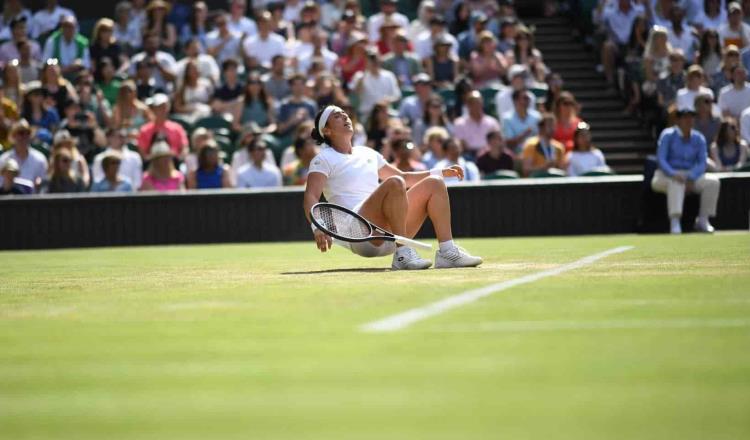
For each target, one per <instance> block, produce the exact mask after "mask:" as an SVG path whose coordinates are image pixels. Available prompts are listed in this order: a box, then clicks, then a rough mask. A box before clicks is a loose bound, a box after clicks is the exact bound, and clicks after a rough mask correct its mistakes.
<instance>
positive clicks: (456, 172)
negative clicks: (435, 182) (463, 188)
mask: <svg viewBox="0 0 750 440" xmlns="http://www.w3.org/2000/svg"><path fill="white" fill-rule="evenodd" d="M443 177H458V180H464V169H463V168H461V167H460V166H459V165H452V166H450V167H448V168H443Z"/></svg>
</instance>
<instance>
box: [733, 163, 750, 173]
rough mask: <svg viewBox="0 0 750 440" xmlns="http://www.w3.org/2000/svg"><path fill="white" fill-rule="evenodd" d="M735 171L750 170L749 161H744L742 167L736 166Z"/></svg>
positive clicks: (743, 171)
mask: <svg viewBox="0 0 750 440" xmlns="http://www.w3.org/2000/svg"><path fill="white" fill-rule="evenodd" d="M735 171H738V172H742V173H747V172H750V163H746V164H745V165H744V166H743V167H741V168H737V169H736V170H735Z"/></svg>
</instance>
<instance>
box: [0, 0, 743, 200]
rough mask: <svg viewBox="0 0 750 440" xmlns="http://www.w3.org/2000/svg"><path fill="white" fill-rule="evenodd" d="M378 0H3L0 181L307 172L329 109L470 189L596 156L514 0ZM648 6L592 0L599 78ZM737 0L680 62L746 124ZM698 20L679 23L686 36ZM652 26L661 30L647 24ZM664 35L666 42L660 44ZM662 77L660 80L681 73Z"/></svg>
mask: <svg viewBox="0 0 750 440" xmlns="http://www.w3.org/2000/svg"><path fill="white" fill-rule="evenodd" d="M365 3H368V2H365ZM370 3H372V4H376V5H378V6H377V7H378V8H379V10H376V11H371V12H370V13H368V16H365V15H364V14H363V5H362V4H361V3H360V2H358V1H355V0H318V1H311V0H308V1H303V0H286V1H274V0H271V1H268V0H256V1H252V2H251V3H248V2H247V1H246V0H228V1H227V4H226V9H209V8H208V7H207V5H206V4H205V3H204V2H202V1H184V0H173V1H165V0H150V1H147V0H132V1H121V2H119V3H117V4H115V5H113V11H112V17H111V18H107V17H105V18H100V19H98V20H95V21H93V22H88V21H85V20H83V21H81V22H79V20H78V18H77V17H76V13H75V11H73V10H71V9H69V8H66V7H65V5H60V4H58V0H46V5H45V7H44V8H43V9H41V10H38V11H34V12H32V11H30V10H29V9H27V8H26V7H25V5H24V2H23V1H22V0H6V1H5V2H4V5H3V12H2V17H0V63H2V87H0V97H1V98H2V99H1V105H0V109H2V120H1V121H0V143H2V146H3V148H4V152H3V153H2V155H1V156H0V169H2V176H0V187H1V188H2V192H3V193H24V194H27V193H33V192H50V193H53V192H79V191H139V190H141V191H152V190H157V191H173V190H180V189H182V188H197V189H204V188H227V187H241V188H245V187H273V186H281V185H300V184H304V182H305V177H306V173H307V166H308V165H309V163H310V161H311V159H312V157H314V156H315V154H316V148H317V147H316V146H315V145H314V143H312V142H310V139H309V133H310V131H311V125H312V119H313V118H314V116H315V114H316V112H317V111H318V110H319V109H320V108H321V107H322V106H325V105H328V104H336V105H339V106H341V107H342V108H344V109H346V111H347V112H349V113H350V116H351V117H352V119H353V121H355V125H356V133H355V143H356V144H359V145H368V146H370V147H372V148H374V149H376V150H378V151H379V152H381V153H382V154H383V155H384V156H385V157H386V158H387V160H389V161H392V162H393V163H394V164H396V165H397V166H398V167H399V168H401V169H403V170H412V169H429V168H433V167H437V166H447V165H452V164H459V165H461V166H463V167H464V168H465V170H466V176H467V180H469V181H476V180H479V179H482V178H501V177H509V176H510V177H513V176H518V175H520V176H545V175H566V174H567V175H580V174H585V173H589V172H592V171H594V172H596V171H597V170H601V169H602V168H603V167H606V163H605V161H604V156H603V155H602V154H601V152H600V151H599V150H598V149H596V148H595V147H594V146H593V145H592V143H591V134H590V127H589V124H587V123H586V122H584V121H582V120H581V118H580V116H579V114H580V106H579V105H578V103H577V102H576V99H575V97H574V96H573V95H572V94H570V93H568V92H566V91H565V90H564V87H563V82H562V79H561V78H560V76H559V75H557V74H556V73H554V72H552V71H550V69H549V68H548V67H547V66H546V65H545V63H544V58H543V54H542V53H541V52H540V51H539V50H538V49H537V48H536V46H535V44H534V32H533V29H532V28H529V27H527V26H526V25H524V23H522V21H521V20H520V19H519V17H518V16H517V14H516V9H515V7H514V4H513V1H512V0H500V1H497V0H459V1H454V0H435V1H430V0H424V1H421V2H419V4H418V10H417V11H416V14H414V15H415V18H414V19H413V20H409V18H407V16H406V15H404V14H402V13H401V12H403V11H401V12H400V11H399V10H398V6H397V2H396V1H394V0H385V1H380V2H370ZM626 3H627V5H628V6H626V5H625V4H626ZM640 3H643V2H639V3H638V4H631V2H629V1H624V0H621V1H615V2H612V1H604V2H602V8H600V9H599V10H598V13H599V14H600V18H601V20H600V23H601V24H602V30H606V31H608V33H611V34H613V38H616V39H615V40H612V41H611V42H610V41H609V40H608V42H607V43H606V44H604V45H603V49H602V52H603V53H604V54H605V66H606V67H607V68H608V69H609V70H607V72H608V74H609V73H611V72H617V71H618V68H620V67H622V66H629V65H630V64H623V63H625V61H626V60H627V61H628V62H629V63H630V62H632V61H633V59H634V58H633V56H632V55H633V53H635V52H637V51H638V47H637V44H634V48H632V51H631V47H630V46H631V44H630V43H632V40H633V38H631V37H630V32H626V31H623V29H622V26H621V24H622V23H621V22H618V21H615V20H621V21H626V20H627V21H632V22H633V23H635V22H636V21H637V20H635V18H637V17H640V16H641V15H640V14H641V13H642V12H643V11H644V10H645V8H644V6H643V5H641V4H640ZM645 3H648V2H645ZM657 3H658V4H659V5H661V4H662V3H666V2H662V1H659V2H657ZM669 3H670V4H671V2H669ZM368 5H369V3H368ZM622 8H624V10H623V9H622ZM628 8H630V9H628ZM722 8H723V6H722ZM733 8H735V7H734V6H731V5H730V7H729V9H731V10H728V12H727V17H728V19H727V20H718V21H717V23H719V30H718V35H719V37H720V44H719V46H717V45H714V46H711V47H714V52H710V50H709V49H707V50H706V51H698V52H696V50H697V49H698V47H697V46H696V48H695V49H696V50H692V51H691V52H690V54H689V57H687V58H688V59H690V60H701V63H702V65H701V69H704V70H705V69H707V68H708V67H711V68H712V69H713V70H715V71H716V72H713V71H712V73H711V74H712V75H713V74H714V73H716V75H715V76H716V77H717V78H718V80H717V81H718V82H717V83H716V85H712V86H715V87H720V86H721V87H724V86H727V87H729V88H728V89H726V90H728V92H727V93H724V92H723V90H725V89H719V90H718V91H717V92H714V94H713V96H712V98H713V97H717V99H718V101H717V106H723V107H722V110H721V111H722V112H726V115H727V116H729V115H732V116H734V117H736V118H737V119H738V120H740V119H741V117H742V114H743V113H742V111H743V110H742V109H741V107H742V103H743V99H745V95H743V93H745V92H744V91H743V90H747V86H746V85H744V82H743V81H744V80H743V81H740V79H739V77H740V74H741V73H743V72H745V71H744V70H743V71H739V69H740V68H739V67H738V66H739V62H735V63H734V64H731V63H730V61H728V60H729V57H731V50H732V47H735V48H736V52H737V56H736V58H737V59H738V60H739V59H740V57H743V58H748V56H746V55H745V54H746V52H743V54H742V55H741V56H740V53H739V50H740V49H744V48H746V47H747V41H746V39H747V38H748V36H750V32H747V31H746V30H745V29H746V27H747V25H746V24H742V25H737V24H736V21H737V12H735V9H733ZM651 9H653V8H651V7H649V10H651ZM662 9H663V8H662ZM662 9H658V11H659V12H658V13H656V12H654V13H650V14H648V15H644V17H646V18H645V20H646V22H644V23H643V25H642V27H643V29H645V31H643V29H642V32H641V34H643V35H641V37H644V38H645V39H644V41H643V51H641V53H640V54H638V55H641V58H642V60H641V63H642V64H643V65H644V66H649V67H648V68H646V69H644V70H643V74H642V76H641V78H640V80H641V81H640V82H637V81H638V78H635V77H633V76H628V86H629V87H630V88H629V89H628V90H633V91H634V93H633V95H636V93H635V90H638V91H639V92H638V94H637V97H636V96H634V97H633V99H634V101H633V102H634V103H635V104H634V106H639V107H642V108H645V107H646V103H647V102H648V99H649V96H650V95H648V94H646V93H645V92H641V91H643V90H648V89H649V87H647V84H648V81H651V82H653V83H654V84H653V86H652V87H653V89H654V90H657V89H660V88H659V87H661V88H664V85H663V84H661V82H660V81H661V79H660V78H661V74H662V73H664V72H668V71H669V72H672V71H674V72H676V73H675V75H678V74H679V72H677V71H676V70H674V69H672V70H670V67H671V66H670V63H669V61H667V60H671V57H672V55H674V54H679V53H680V52H679V51H677V50H676V49H673V46H674V45H675V44H676V43H671V41H672V39H673V38H672V34H673V33H674V32H673V31H672V30H670V29H673V28H674V26H671V25H670V23H671V21H670V20H669V19H667V18H666V17H667V14H672V8H670V9H669V11H666V12H664V11H662ZM722 10H723V9H722ZM623 11H624V12H623ZM707 11H708V9H707ZM740 13H741V10H740ZM660 14H661V15H660ZM620 15H622V17H620ZM631 15H632V16H633V17H632V20H631ZM611 17H617V18H616V19H613V18H611ZM711 17H713V16H711ZM657 19H658V20H657ZM655 20H656V21H655ZM710 20H711V18H710V17H708V18H706V23H708V22H710ZM690 23H693V22H691V21H689V20H688V21H687V22H686V23H685V28H684V31H683V32H682V33H680V32H678V34H680V35H683V36H685V35H688V34H689V35H692V33H693V32H694V30H693V28H692V27H690V26H691V24H690ZM84 24H87V25H86V26H84ZM652 24H656V25H657V26H662V28H654V30H653V31H652V30H651V29H652ZM738 26H739V27H738ZM630 27H631V26H628V28H630ZM84 28H85V29H84ZM89 28H90V29H89ZM703 28H705V29H708V27H707V26H704V27H703ZM724 28H726V29H724ZM660 29H661V30H664V29H666V30H667V31H666V32H667V35H666V36H667V41H666V42H659V41H652V40H658V38H652V37H655V36H656V35H657V34H658V33H659V32H660ZM678 29H681V28H678ZM705 29H704V30H705ZM722 29H724V30H722ZM615 30H616V32H614V31H615ZM609 31H613V32H609ZM625 34H627V35H625ZM625 37H627V38H625ZM685 38H687V37H685ZM635 40H637V41H636V43H638V42H640V39H638V38H635ZM726 42H731V43H732V44H734V46H731V45H728V44H727V45H725V44H724V43H726ZM646 43H649V44H646ZM707 45H709V46H710V44H709V43H707ZM679 47H683V45H682V43H681V44H680V46H679ZM716 48H718V49H716ZM631 52H633V53H631ZM643 53H648V54H653V55H652V56H650V57H649V56H646V57H643ZM664 57H666V58H664ZM717 57H719V58H721V59H718V60H717ZM706 66H708V67H706ZM614 76H616V75H615V74H613V78H614ZM704 76H705V75H704ZM667 81H668V84H667V86H669V88H670V90H671V89H673V88H675V87H677V85H678V84H679V81H678V80H677V79H673V80H667ZM669 81H671V82H669ZM721 81H724V82H723V83H721ZM656 83H659V86H658V87H657V84H656ZM709 85H711V84H709ZM701 87H703V86H701V85H700V84H699V85H697V86H694V87H693V88H691V89H689V90H687V91H683V90H681V89H682V86H680V87H677V88H676V89H675V93H674V97H673V99H678V97H679V99H689V98H688V97H687V95H688V94H690V95H691V96H703V94H704V92H705V91H706V90H711V89H704V88H701ZM719 91H720V93H719ZM683 95H686V97H684V98H683ZM657 96H661V95H657ZM665 96H666V94H665ZM654 102H655V104H654V106H656V105H657V104H658V105H659V107H660V108H664V109H668V108H669V103H667V102H663V103H662V102H660V101H659V99H656V100H655V101H654ZM744 102H748V101H747V100H745V101H744ZM654 108H656V107H654ZM747 119H750V116H748V118H747ZM702 123H703V122H702ZM705 123H706V125H707V126H708V127H709V129H710V128H711V127H713V125H712V121H706V122H705ZM714 125H715V124H714ZM739 126H740V125H739V123H737V122H735V123H734V125H732V124H728V125H727V126H726V127H724V125H721V128H724V131H723V133H724V135H723V136H722V137H721V139H723V140H724V141H725V144H726V145H718V144H717V147H716V149H715V150H716V152H715V154H714V155H713V156H715V157H717V158H719V161H720V162H721V163H729V162H730V161H729V160H728V159H731V158H732V157H734V152H733V151H734V150H732V151H730V148H729V144H730V143H731V142H734V141H736V138H737V136H732V134H731V133H732V132H731V130H732V127H735V131H736V128H737V127H739ZM743 129H744V126H743ZM715 130H716V132H717V134H718V133H719V131H721V130H720V128H719V127H715ZM737 143H738V144H741V145H738V148H744V147H743V145H744V144H742V141H737ZM746 156H747V155H746V153H742V154H740V156H738V157H741V158H743V160H744V158H745V157H746ZM725 159H727V160H725ZM727 166H728V165H727Z"/></svg>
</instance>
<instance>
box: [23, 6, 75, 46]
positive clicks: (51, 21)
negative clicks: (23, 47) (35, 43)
mask: <svg viewBox="0 0 750 440" xmlns="http://www.w3.org/2000/svg"><path fill="white" fill-rule="evenodd" d="M65 15H72V16H73V17H75V16H76V14H75V13H74V12H73V11H71V10H70V9H68V8H63V7H61V6H57V7H55V9H53V10H52V12H49V11H48V10H47V9H46V8H45V9H42V10H40V11H37V13H36V14H34V17H33V18H32V19H31V26H30V29H29V30H30V33H31V36H32V37H33V38H34V39H37V38H39V35H41V34H43V33H45V32H49V31H51V30H52V29H55V28H56V27H57V25H58V24H60V19H61V18H62V17H63V16H65Z"/></svg>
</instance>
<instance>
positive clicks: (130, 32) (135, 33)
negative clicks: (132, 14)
mask: <svg viewBox="0 0 750 440" xmlns="http://www.w3.org/2000/svg"><path fill="white" fill-rule="evenodd" d="M114 36H115V38H116V39H117V41H118V42H119V43H120V44H127V45H128V46H130V47H141V42H142V41H141V28H140V27H138V23H137V22H135V21H132V20H131V21H129V22H128V25H127V27H126V28H125V29H121V28H120V25H118V24H117V23H115V28H114Z"/></svg>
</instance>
